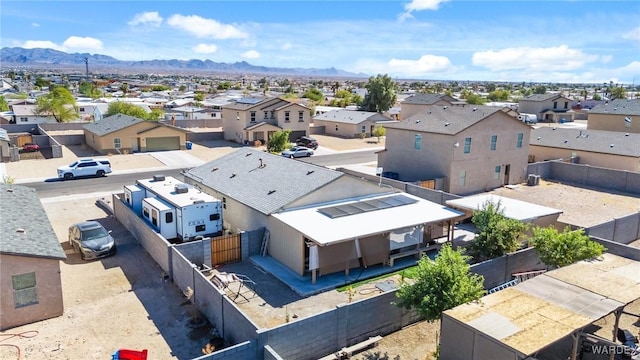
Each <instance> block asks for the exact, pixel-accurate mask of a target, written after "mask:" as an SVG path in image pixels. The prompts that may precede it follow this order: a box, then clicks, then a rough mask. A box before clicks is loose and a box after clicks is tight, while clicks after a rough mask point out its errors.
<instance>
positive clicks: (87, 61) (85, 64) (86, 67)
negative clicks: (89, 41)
mask: <svg viewBox="0 0 640 360" xmlns="http://www.w3.org/2000/svg"><path fill="white" fill-rule="evenodd" d="M84 68H85V78H86V81H87V82H88V81H89V58H88V57H86V58H84Z"/></svg>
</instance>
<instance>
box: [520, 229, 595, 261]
mask: <svg viewBox="0 0 640 360" xmlns="http://www.w3.org/2000/svg"><path fill="white" fill-rule="evenodd" d="M531 245H533V246H534V247H535V248H536V251H537V252H538V254H539V255H540V259H541V260H542V262H544V263H545V264H547V265H549V266H551V267H562V266H567V265H570V264H573V263H575V262H577V261H580V260H586V259H591V258H594V257H597V256H600V255H602V253H603V252H604V251H605V250H606V248H605V247H604V246H602V245H600V244H599V243H597V242H595V241H593V240H591V239H589V236H587V235H586V234H585V233H584V230H583V229H579V230H575V231H572V230H571V229H570V228H568V227H567V228H565V229H564V231H563V232H558V230H557V229H556V228H554V227H552V226H549V227H544V228H541V227H536V228H534V229H533V238H532V239H531Z"/></svg>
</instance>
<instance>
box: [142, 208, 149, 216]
mask: <svg viewBox="0 0 640 360" xmlns="http://www.w3.org/2000/svg"><path fill="white" fill-rule="evenodd" d="M142 216H144V217H146V218H147V219H148V218H149V209H147V208H143V209H142Z"/></svg>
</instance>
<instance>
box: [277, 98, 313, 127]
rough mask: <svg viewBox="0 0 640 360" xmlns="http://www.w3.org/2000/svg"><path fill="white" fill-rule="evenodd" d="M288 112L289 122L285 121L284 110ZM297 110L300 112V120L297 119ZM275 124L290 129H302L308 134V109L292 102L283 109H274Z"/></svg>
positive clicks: (309, 121) (309, 122)
mask: <svg viewBox="0 0 640 360" xmlns="http://www.w3.org/2000/svg"><path fill="white" fill-rule="evenodd" d="M287 111H288V112H289V122H285V118H286V117H285V115H286V112H287ZM299 112H302V121H299V116H300V115H299V114H300V113H299ZM276 120H277V123H276V124H277V125H278V126H279V127H281V128H283V129H290V130H291V131H304V133H305V134H309V124H311V114H310V112H309V109H307V108H305V107H303V106H300V105H298V104H293V105H290V106H287V107H285V108H283V109H280V110H278V111H276Z"/></svg>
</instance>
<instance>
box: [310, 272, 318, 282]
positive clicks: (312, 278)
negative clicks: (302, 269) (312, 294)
mask: <svg viewBox="0 0 640 360" xmlns="http://www.w3.org/2000/svg"><path fill="white" fill-rule="evenodd" d="M317 271H318V270H317V269H313V270H311V283H312V284H314V285H315V283H316V272H317Z"/></svg>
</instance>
